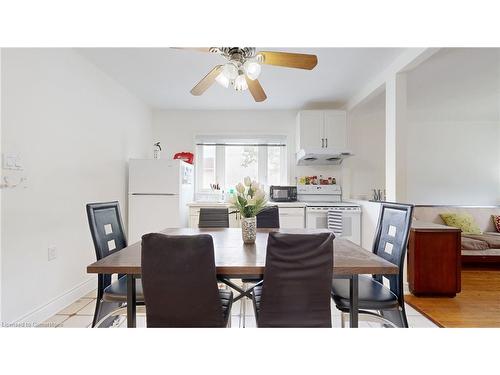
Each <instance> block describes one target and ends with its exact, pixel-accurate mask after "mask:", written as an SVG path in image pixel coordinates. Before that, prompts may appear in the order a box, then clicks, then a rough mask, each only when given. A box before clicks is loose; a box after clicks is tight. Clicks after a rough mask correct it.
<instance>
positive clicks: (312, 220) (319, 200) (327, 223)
mask: <svg viewBox="0 0 500 375" xmlns="http://www.w3.org/2000/svg"><path fill="white" fill-rule="evenodd" d="M297 200H299V201H301V202H304V203H305V205H306V228H313V229H330V230H331V231H333V232H334V233H335V235H336V236H337V237H341V238H345V239H348V240H350V241H352V242H354V243H356V244H358V245H361V207H360V206H359V205H358V204H355V203H350V202H342V189H341V188H340V186H339V185H298V186H297Z"/></svg>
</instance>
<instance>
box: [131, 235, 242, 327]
mask: <svg viewBox="0 0 500 375" xmlns="http://www.w3.org/2000/svg"><path fill="white" fill-rule="evenodd" d="M141 268H142V284H143V288H144V298H145V301H146V318H147V319H146V321H147V326H148V327H226V326H228V324H229V325H230V321H231V319H230V318H231V306H232V303H233V293H232V292H231V291H230V290H226V289H219V288H218V286H217V275H216V268H215V257H214V244H213V240H212V236H210V235H208V234H201V235H193V236H169V235H165V234H160V233H150V234H146V235H144V236H142V255H141Z"/></svg>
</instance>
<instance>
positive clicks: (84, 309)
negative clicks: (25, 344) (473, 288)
mask: <svg viewBox="0 0 500 375" xmlns="http://www.w3.org/2000/svg"><path fill="white" fill-rule="evenodd" d="M95 298H96V294H95V291H94V292H91V293H89V294H87V295H86V296H84V297H82V298H80V299H79V300H78V301H76V302H74V303H73V304H71V305H69V306H67V307H66V308H64V309H63V310H61V311H60V312H59V313H58V314H56V315H54V316H53V317H52V318H50V319H47V320H46V321H45V322H43V323H42V324H40V327H64V328H86V327H90V325H91V324H92V318H93V316H94V308H95V303H96V300H95ZM406 314H407V316H408V321H409V324H410V327H413V328H433V327H434V328H435V327H437V326H436V325H435V324H434V323H432V322H431V321H430V320H428V319H427V318H426V317H424V316H423V315H421V314H420V313H419V312H418V311H416V310H415V309H413V308H412V307H411V306H408V305H406ZM231 315H232V316H231V328H242V327H243V319H240V301H237V302H236V303H234V304H233V308H232V311H231ZM126 323H127V322H126V319H125V317H124V316H122V317H120V320H119V321H118V322H117V326H118V327H126ZM332 323H333V326H334V327H340V313H339V311H338V310H337V309H336V308H335V306H333V305H332ZM359 325H360V327H364V328H378V327H380V324H378V323H374V322H363V321H361V322H360V324H359ZM137 326H138V327H146V318H145V316H144V315H137ZM245 327H246V328H254V327H255V317H254V314H253V307H252V302H251V301H250V300H248V299H247V300H246V314H245Z"/></svg>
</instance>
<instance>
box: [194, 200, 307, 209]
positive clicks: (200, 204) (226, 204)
mask: <svg viewBox="0 0 500 375" xmlns="http://www.w3.org/2000/svg"><path fill="white" fill-rule="evenodd" d="M187 205H188V207H220V208H226V207H228V208H229V207H231V203H229V202H217V201H195V202H190V203H188V204H187ZM267 205H268V206H278V207H283V208H285V207H288V208H304V207H305V206H306V204H305V203H304V202H267Z"/></svg>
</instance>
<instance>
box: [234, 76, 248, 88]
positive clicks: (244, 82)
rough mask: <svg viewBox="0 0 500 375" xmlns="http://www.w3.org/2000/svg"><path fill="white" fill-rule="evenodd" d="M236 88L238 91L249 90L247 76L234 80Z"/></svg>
mask: <svg viewBox="0 0 500 375" xmlns="http://www.w3.org/2000/svg"><path fill="white" fill-rule="evenodd" d="M234 88H235V89H236V91H244V90H246V89H248V84H247V80H246V79H245V75H244V74H241V75H239V76H238V77H236V79H235V80H234Z"/></svg>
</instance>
